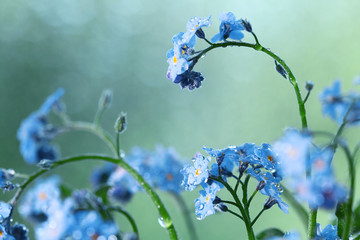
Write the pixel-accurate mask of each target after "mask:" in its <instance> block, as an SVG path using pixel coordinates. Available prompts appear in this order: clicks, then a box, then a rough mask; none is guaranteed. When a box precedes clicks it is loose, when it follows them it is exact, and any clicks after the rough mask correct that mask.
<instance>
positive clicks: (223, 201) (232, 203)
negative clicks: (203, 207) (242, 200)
mask: <svg viewBox="0 0 360 240" xmlns="http://www.w3.org/2000/svg"><path fill="white" fill-rule="evenodd" d="M220 202H222V203H226V204H230V205H233V206H235V207H237V204H236V203H234V202H232V201H226V200H221V201H220Z"/></svg>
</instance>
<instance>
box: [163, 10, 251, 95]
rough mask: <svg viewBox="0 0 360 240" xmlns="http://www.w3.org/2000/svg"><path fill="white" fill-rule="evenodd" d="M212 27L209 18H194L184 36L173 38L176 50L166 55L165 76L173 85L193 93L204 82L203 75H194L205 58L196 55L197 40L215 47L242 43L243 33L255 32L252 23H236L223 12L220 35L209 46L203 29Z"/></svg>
mask: <svg viewBox="0 0 360 240" xmlns="http://www.w3.org/2000/svg"><path fill="white" fill-rule="evenodd" d="M210 24H211V22H210V17H208V18H198V17H194V18H192V19H190V20H189V22H188V23H187V25H186V32H185V33H184V32H180V33H179V34H178V35H175V36H174V37H173V38H172V42H173V44H174V47H173V48H172V49H170V50H169V51H168V52H167V54H166V57H167V59H168V60H167V62H168V63H169V68H168V71H167V74H166V76H167V78H168V79H170V80H172V81H173V82H174V83H178V84H180V86H181V87H182V88H186V87H188V88H189V89H190V90H193V89H195V88H199V87H200V86H201V82H202V81H203V80H204V77H203V75H202V74H201V73H199V72H195V71H193V68H194V66H195V64H196V62H197V61H198V59H199V57H200V56H202V55H201V54H202V51H200V54H198V55H196V54H197V53H198V52H196V51H195V50H194V47H195V44H196V37H198V38H200V39H204V40H205V41H206V42H208V43H209V44H213V43H215V42H219V41H226V40H227V39H228V38H230V39H233V40H238V41H240V40H241V39H242V38H243V37H244V34H243V33H242V31H243V30H247V31H252V30H251V25H250V23H249V22H247V21H245V20H236V18H235V15H234V14H233V13H232V12H228V13H225V12H224V13H222V14H220V27H219V33H217V34H216V35H215V36H213V37H212V38H211V42H209V41H208V40H207V39H206V37H205V33H204V31H203V29H202V28H203V27H208V26H210Z"/></svg>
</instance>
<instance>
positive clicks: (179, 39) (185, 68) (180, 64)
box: [166, 17, 211, 90]
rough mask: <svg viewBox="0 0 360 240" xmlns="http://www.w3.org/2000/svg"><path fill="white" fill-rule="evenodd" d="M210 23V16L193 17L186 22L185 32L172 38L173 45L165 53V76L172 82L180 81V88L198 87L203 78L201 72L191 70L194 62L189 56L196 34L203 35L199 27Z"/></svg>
mask: <svg viewBox="0 0 360 240" xmlns="http://www.w3.org/2000/svg"><path fill="white" fill-rule="evenodd" d="M210 24H211V22H210V17H209V18H198V17H194V18H192V19H190V21H189V22H188V23H187V26H186V28H187V31H186V32H185V33H184V32H180V33H179V34H178V35H175V36H174V37H173V39H172V42H173V44H174V47H173V48H172V49H170V50H169V51H168V52H167V54H166V57H167V62H168V63H169V68H168V71H167V74H166V77H167V78H168V79H170V80H172V81H173V82H174V83H180V86H181V87H182V88H186V87H189V89H190V90H193V89H195V88H199V87H200V86H201V82H202V81H203V80H204V77H203V76H202V75H201V73H199V72H195V71H192V68H193V66H194V63H193V62H192V61H191V60H190V57H191V56H192V55H193V54H194V52H195V51H194V46H195V44H196V35H198V36H201V35H203V34H204V33H203V31H202V29H201V28H202V27H207V26H210ZM195 34H196V35H195ZM204 37H205V35H204Z"/></svg>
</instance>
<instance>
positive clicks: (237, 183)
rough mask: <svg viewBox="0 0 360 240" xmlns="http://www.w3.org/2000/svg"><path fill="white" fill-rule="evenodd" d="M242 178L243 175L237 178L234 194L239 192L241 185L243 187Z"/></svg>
mask: <svg viewBox="0 0 360 240" xmlns="http://www.w3.org/2000/svg"><path fill="white" fill-rule="evenodd" d="M240 176H241V174H239V177H237V178H236V184H235V188H234V192H237V190H238V187H239V184H240V183H241V185H244V184H243V182H241V179H240Z"/></svg>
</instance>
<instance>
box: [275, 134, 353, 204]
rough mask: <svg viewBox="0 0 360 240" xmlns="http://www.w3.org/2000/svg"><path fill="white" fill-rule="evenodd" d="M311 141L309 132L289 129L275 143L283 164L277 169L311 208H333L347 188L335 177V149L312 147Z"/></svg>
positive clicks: (342, 197)
mask: <svg viewBox="0 0 360 240" xmlns="http://www.w3.org/2000/svg"><path fill="white" fill-rule="evenodd" d="M312 141H313V139H312V137H311V135H310V134H309V133H306V132H300V131H298V130H296V129H288V130H287V131H286V132H285V134H284V136H283V137H282V138H281V139H279V140H278V141H276V142H275V143H274V144H273V146H274V151H275V152H276V153H277V154H278V159H279V162H280V166H281V168H280V169H279V171H278V172H279V174H280V175H281V176H282V177H283V178H285V179H286V180H287V183H288V185H289V186H290V188H291V189H293V190H294V191H295V193H296V195H297V196H298V197H299V199H301V200H303V201H306V202H308V203H309V205H310V207H311V208H313V209H317V208H318V207H322V208H327V209H331V208H334V207H335V206H336V204H337V203H338V202H339V201H343V200H345V197H346V191H345V188H344V187H342V186H340V185H339V184H338V183H337V181H336V180H335V177H334V174H333V170H332V168H331V162H332V159H333V156H334V149H333V148H331V147H325V148H317V147H313V145H312Z"/></svg>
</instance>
